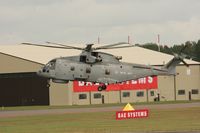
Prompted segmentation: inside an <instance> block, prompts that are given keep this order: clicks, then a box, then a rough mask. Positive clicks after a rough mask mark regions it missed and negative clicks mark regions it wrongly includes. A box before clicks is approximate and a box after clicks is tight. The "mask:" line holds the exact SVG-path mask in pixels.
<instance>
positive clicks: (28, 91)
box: [0, 73, 49, 106]
mask: <svg viewBox="0 0 200 133" xmlns="http://www.w3.org/2000/svg"><path fill="white" fill-rule="evenodd" d="M27 105H49V85H48V80H47V79H46V78H42V77H39V76H37V74H36V73H10V74H0V106H27Z"/></svg>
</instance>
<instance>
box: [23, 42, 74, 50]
mask: <svg viewBox="0 0 200 133" xmlns="http://www.w3.org/2000/svg"><path fill="white" fill-rule="evenodd" d="M21 44H23V45H31V46H39V47H49V48H60V49H73V48H68V47H59V46H48V45H41V44H34V43H21Z"/></svg>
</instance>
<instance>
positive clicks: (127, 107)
mask: <svg viewBox="0 0 200 133" xmlns="http://www.w3.org/2000/svg"><path fill="white" fill-rule="evenodd" d="M131 110H135V109H134V108H133V106H131V104H130V103H127V104H126V106H125V107H124V109H123V111H131Z"/></svg>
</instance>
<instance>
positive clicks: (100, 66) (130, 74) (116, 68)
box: [22, 42, 188, 91]
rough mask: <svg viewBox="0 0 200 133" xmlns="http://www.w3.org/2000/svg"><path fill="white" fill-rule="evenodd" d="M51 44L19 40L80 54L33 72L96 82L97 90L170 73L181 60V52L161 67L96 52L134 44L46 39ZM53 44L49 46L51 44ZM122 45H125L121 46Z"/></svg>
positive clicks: (58, 78)
mask: <svg viewBox="0 0 200 133" xmlns="http://www.w3.org/2000/svg"><path fill="white" fill-rule="evenodd" d="M47 43H48V44H51V45H41V44H33V43H22V44H23V45H31V46H40V47H49V48H59V49H76V50H81V51H82V52H81V53H80V55H77V56H68V57H59V58H54V59H52V60H51V61H49V62H48V63H47V64H46V65H44V66H43V67H42V68H41V70H39V71H38V72H37V74H38V75H39V76H43V77H46V78H48V79H52V81H53V82H55V83H68V82H69V81H85V82H92V83H99V86H98V91H103V90H106V87H107V85H109V84H117V83H122V82H125V81H129V80H136V79H139V78H143V77H146V76H157V75H174V74H175V67H176V65H178V64H179V63H180V62H183V64H184V65H186V66H188V64H187V63H186V62H185V61H184V58H185V55H183V54H182V53H181V52H182V51H183V50H184V49H185V47H184V48H183V49H182V50H181V51H180V54H175V53H174V58H173V59H171V60H170V61H169V62H168V63H166V64H165V65H164V66H162V67H155V66H151V65H144V64H135V63H126V62H121V61H120V60H121V59H122V57H121V56H115V55H112V54H110V53H105V52H100V51H99V50H101V49H104V50H106V49H120V48H127V47H134V45H132V44H128V43H126V42H120V43H116V44H108V45H103V46H99V47H93V45H94V44H86V47H83V48H82V47H76V46H69V45H64V44H59V43H52V42H47ZM52 44H53V45H52ZM125 44H128V45H126V46H124V45H125Z"/></svg>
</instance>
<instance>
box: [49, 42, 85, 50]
mask: <svg viewBox="0 0 200 133" xmlns="http://www.w3.org/2000/svg"><path fill="white" fill-rule="evenodd" d="M46 43H48V44H54V45H58V46H63V47H66V48H68V49H78V50H83V49H84V48H80V47H74V46H69V45H64V44H60V43H54V42H46Z"/></svg>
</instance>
